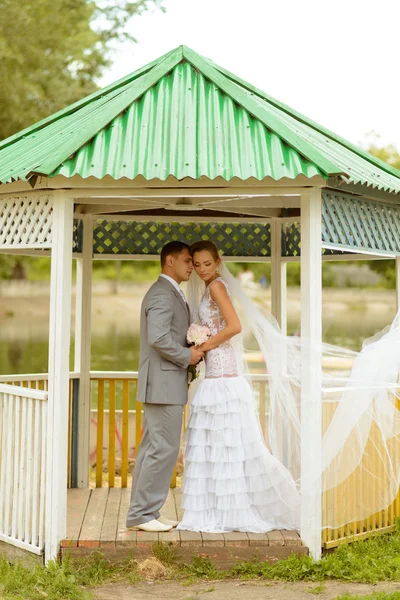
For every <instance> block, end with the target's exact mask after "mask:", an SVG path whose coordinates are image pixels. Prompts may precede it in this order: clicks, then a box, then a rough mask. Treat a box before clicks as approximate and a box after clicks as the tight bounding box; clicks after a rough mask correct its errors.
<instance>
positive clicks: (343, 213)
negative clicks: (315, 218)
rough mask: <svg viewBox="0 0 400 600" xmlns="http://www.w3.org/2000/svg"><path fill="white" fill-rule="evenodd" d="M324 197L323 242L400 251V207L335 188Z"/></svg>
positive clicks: (351, 247) (351, 246)
mask: <svg viewBox="0 0 400 600" xmlns="http://www.w3.org/2000/svg"><path fill="white" fill-rule="evenodd" d="M322 198H323V203H322V240H323V242H324V243H327V244H332V245H337V246H338V245H341V246H344V247H345V248H348V249H352V250H353V249H354V251H355V252H356V251H357V250H371V251H374V250H379V251H380V252H384V253H388V254H400V207H398V206H395V205H392V204H384V203H381V202H375V201H374V200H369V199H368V200H367V199H365V198H359V197H357V196H350V195H349V194H342V193H341V192H334V191H329V192H323V194H322Z"/></svg>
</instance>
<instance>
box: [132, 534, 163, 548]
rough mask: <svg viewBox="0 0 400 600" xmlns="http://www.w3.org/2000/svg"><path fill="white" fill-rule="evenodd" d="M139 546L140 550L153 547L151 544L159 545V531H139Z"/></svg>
mask: <svg viewBox="0 0 400 600" xmlns="http://www.w3.org/2000/svg"><path fill="white" fill-rule="evenodd" d="M136 534H137V538H136V539H137V546H138V547H140V548H143V547H144V546H145V547H148V546H151V544H154V543H157V542H158V541H159V540H158V532H157V531H137V532H136Z"/></svg>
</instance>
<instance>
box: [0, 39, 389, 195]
mask: <svg viewBox="0 0 400 600" xmlns="http://www.w3.org/2000/svg"><path fill="white" fill-rule="evenodd" d="M33 173H37V174H42V175H47V176H49V177H54V176H56V175H59V174H61V175H64V176H66V177H72V176H73V175H80V176H81V177H90V176H94V177H97V178H99V179H101V178H102V177H104V176H105V175H109V176H111V177H114V178H115V179H119V178H122V177H126V178H129V179H134V178H135V177H137V176H139V175H140V176H143V177H144V178H146V179H156V178H157V179H161V180H165V179H167V177H169V176H174V177H176V178H177V179H184V178H185V177H191V178H193V179H199V178H200V177H207V178H209V179H215V178H216V177H222V178H224V179H226V180H230V179H232V178H233V177H236V178H239V179H242V180H246V179H248V178H256V179H260V180H261V179H264V178H266V177H271V178H273V179H275V180H277V181H278V180H280V179H282V178H290V179H295V178H296V177H298V176H300V175H303V176H305V177H307V178H311V177H314V176H315V175H320V176H322V177H325V178H328V177H329V176H340V177H343V179H344V180H345V181H350V182H354V183H361V184H363V185H367V186H373V187H376V188H378V189H380V190H386V191H389V192H393V193H400V172H398V171H396V169H394V168H393V167H391V166H389V165H385V163H382V162H381V161H379V160H378V159H376V158H374V157H372V156H370V155H368V153H366V152H365V151H363V150H360V149H357V148H356V147H354V146H352V145H351V144H350V143H349V142H346V141H345V140H342V139H341V138H339V137H337V136H335V135H334V134H332V133H331V132H329V131H327V130H326V129H324V128H322V127H321V126H319V125H317V124H316V123H314V122H312V121H310V120H308V119H307V118H306V117H303V116H302V115H300V114H299V113H297V112H296V111H293V110H292V109H290V108H289V107H287V106H285V105H284V104H282V103H279V102H278V101H276V100H274V99H273V98H270V97H269V96H267V95H266V94H264V93H263V92H261V91H260V90H257V89H256V88H255V87H254V86H251V84H248V83H247V82H244V81H242V80H241V79H239V78H237V77H235V76H234V75H232V74H231V73H229V72H228V71H226V70H224V69H222V68H221V67H218V66H217V65H215V64H214V63H212V62H211V61H209V60H208V59H204V58H203V57H201V56H199V55H198V54H196V53H195V52H193V51H192V50H190V49H189V48H187V47H185V46H181V47H179V48H177V49H175V50H173V51H171V52H169V53H168V54H166V55H164V56H163V57H161V58H160V59H158V60H157V61H153V62H152V63H150V64H149V65H147V66H145V67H143V68H142V69H139V70H138V71H136V72H135V73H133V74H131V75H129V76H127V77H125V78H123V79H122V80H120V81H118V82H117V83H115V84H113V85H111V86H108V87H107V88H105V89H104V90H101V91H99V92H96V93H95V94H92V95H91V96H89V97H88V98H85V99H83V100H82V101H80V102H77V103H75V104H74V105H72V106H70V107H67V108H66V109H64V110H62V111H60V112H59V113H56V114H55V115H52V116H51V117H49V118H47V119H45V120H44V121H42V122H40V123H38V124H36V125H34V126H32V127H30V128H28V129H26V130H24V131H23V132H21V133H19V134H16V135H14V136H12V137H11V138H9V139H8V140H5V141H3V142H1V143H0V182H8V181H12V180H15V179H26V178H29V177H30V175H31V174H33Z"/></svg>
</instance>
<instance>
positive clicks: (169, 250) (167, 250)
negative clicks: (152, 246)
mask: <svg viewBox="0 0 400 600" xmlns="http://www.w3.org/2000/svg"><path fill="white" fill-rule="evenodd" d="M185 248H187V249H188V250H189V244H185V242H178V241H176V242H168V244H165V246H164V248H163V249H162V250H161V255H160V259H161V267H163V266H164V265H165V261H166V260H167V256H170V255H171V254H172V255H173V256H177V255H178V254H180V253H181V252H182V251H183V250H184V249H185Z"/></svg>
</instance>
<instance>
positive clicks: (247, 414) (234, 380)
mask: <svg viewBox="0 0 400 600" xmlns="http://www.w3.org/2000/svg"><path fill="white" fill-rule="evenodd" d="M255 411H256V407H255V403H254V399H253V392H252V389H251V387H250V385H249V384H248V382H247V381H246V379H245V378H244V377H242V376H239V377H230V378H220V379H204V381H202V382H201V383H200V385H199V387H198V389H197V392H196V394H195V396H194V398H193V399H192V402H191V415H190V419H189V424H188V430H187V433H186V436H187V444H186V452H185V470H184V475H183V482H182V507H183V508H184V517H183V519H182V521H181V522H180V524H179V525H178V527H177V528H178V529H185V530H190V531H204V532H211V533H219V532H230V531H246V532H253V533H265V532H267V531H271V530H273V529H298V528H299V521H300V498H299V493H298V491H297V488H296V484H295V482H294V480H293V478H292V476H291V475H290V473H289V471H288V470H287V469H286V468H285V467H284V466H283V465H282V464H281V463H280V462H279V461H278V460H277V459H276V458H274V456H272V454H271V453H270V452H269V451H268V449H267V447H266V446H265V443H264V440H263V437H262V432H261V429H260V425H259V422H258V417H257V415H256V412H255Z"/></svg>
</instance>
